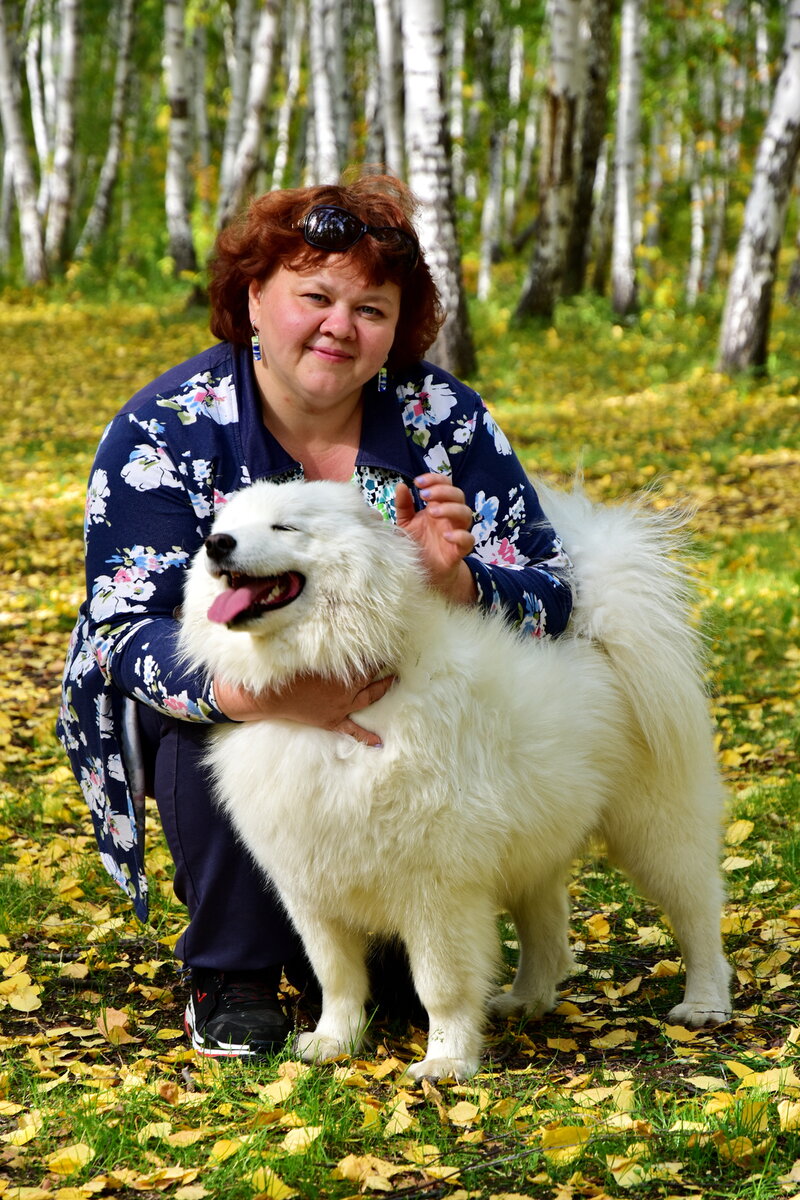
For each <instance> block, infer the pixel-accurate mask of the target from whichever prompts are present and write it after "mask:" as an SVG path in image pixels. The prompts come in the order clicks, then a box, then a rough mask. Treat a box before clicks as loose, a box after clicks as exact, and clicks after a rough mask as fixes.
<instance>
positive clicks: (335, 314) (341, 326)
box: [319, 304, 354, 338]
mask: <svg viewBox="0 0 800 1200" xmlns="http://www.w3.org/2000/svg"><path fill="white" fill-rule="evenodd" d="M319 328H320V333H327V334H330V336H331V337H335V338H350V337H352V336H353V329H354V324H353V316H352V313H351V312H350V310H349V308H347V307H346V306H345V305H343V304H334V305H332V307H331V308H330V309H329V310H328V312H327V313H326V314H325V320H324V321H323V322H322V324H321V325H320V327H319Z"/></svg>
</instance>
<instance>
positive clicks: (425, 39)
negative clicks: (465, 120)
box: [402, 0, 475, 375]
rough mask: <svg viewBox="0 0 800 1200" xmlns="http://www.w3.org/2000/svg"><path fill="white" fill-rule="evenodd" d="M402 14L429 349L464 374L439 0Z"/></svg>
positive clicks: (466, 356)
mask: <svg viewBox="0 0 800 1200" xmlns="http://www.w3.org/2000/svg"><path fill="white" fill-rule="evenodd" d="M402 16H403V61H404V68H405V106H406V158H407V162H408V182H409V184H410V186H411V189H412V191H413V192H414V193H415V194H416V196H417V198H418V199H419V201H420V203H421V212H420V217H419V234H420V241H421V243H422V246H423V249H424V251H425V257H426V259H427V261H428V263H429V265H430V268H431V271H432V273H433V277H434V279H435V280H436V283H437V285H438V287H439V291H440V293H441V297H442V303H443V305H444V308H445V312H446V314H447V317H446V320H445V323H444V325H443V326H442V329H441V330H440V333H439V336H438V338H437V339H436V342H435V344H434V346H433V347H432V349H431V351H430V356H431V358H432V359H433V360H435V361H436V362H437V363H439V364H440V365H441V366H442V367H444V368H445V370H448V371H452V372H453V373H454V374H456V375H462V374H463V375H469V374H471V372H472V371H474V369H475V348H474V345H473V341H472V331H471V329H470V324H469V315H468V312H467V304H466V297H465V294H464V285H463V280H462V278H461V254H460V250H459V245H458V238H457V235H456V222H455V204H454V197H453V182H452V176H451V173H450V139H449V132H448V127H447V110H446V107H445V95H444V92H445V88H444V79H445V68H446V64H445V51H444V3H443V0H403V8H402Z"/></svg>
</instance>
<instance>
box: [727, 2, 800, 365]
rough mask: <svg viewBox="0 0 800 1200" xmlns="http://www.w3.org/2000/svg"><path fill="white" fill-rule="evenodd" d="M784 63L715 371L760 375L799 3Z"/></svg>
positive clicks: (796, 75)
mask: <svg viewBox="0 0 800 1200" xmlns="http://www.w3.org/2000/svg"><path fill="white" fill-rule="evenodd" d="M786 20H787V25H786V41H785V44H784V52H785V61H784V65H783V69H782V70H781V73H780V76H779V78H778V82H777V84H776V87H775V93H774V96H773V98H772V106H771V108H770V113H769V117H768V118H767V124H766V127H765V129H764V133H763V135H762V137H761V143H760V145H759V149H758V155H757V157H756V164H755V170H754V174H753V183H752V187H751V190H750V195H749V196H748V199H747V204H746V206H745V211H744V226H743V228H742V233H741V236H740V238H739V245H738V248H737V251H736V259H735V262H734V266H733V272H732V274H731V279H730V283H729V285H728V294H727V298H726V302H725V311H724V314H723V318H722V330H721V334H720V342H719V364H718V365H719V369H720V370H722V371H727V372H728V373H729V374H735V373H737V372H739V371H745V370H747V369H749V368H755V369H757V370H763V369H764V368H765V367H766V362H767V346H768V341H769V326H770V318H771V314H772V295H773V290H774V286H775V275H776V271H777V265H778V252H779V250H780V243H781V236H782V234H783V229H784V224H785V220H786V211H787V207H788V204H789V196H790V193H791V188H792V182H793V180H794V175H795V169H796V166H797V161H798V155H800V0H789V2H788V4H787V16H786Z"/></svg>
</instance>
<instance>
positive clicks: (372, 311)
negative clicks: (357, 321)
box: [361, 304, 383, 317]
mask: <svg viewBox="0 0 800 1200" xmlns="http://www.w3.org/2000/svg"><path fill="white" fill-rule="evenodd" d="M361 312H362V313H364V315H365V316H367V317H382V316H383V313H382V312H381V310H380V309H379V308H373V306H372V305H371V304H362V305H361Z"/></svg>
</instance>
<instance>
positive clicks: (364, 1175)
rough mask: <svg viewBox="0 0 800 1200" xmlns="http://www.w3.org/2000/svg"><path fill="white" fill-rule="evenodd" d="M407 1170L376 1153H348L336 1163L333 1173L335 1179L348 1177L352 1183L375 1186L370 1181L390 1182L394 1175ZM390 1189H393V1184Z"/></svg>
mask: <svg viewBox="0 0 800 1200" xmlns="http://www.w3.org/2000/svg"><path fill="white" fill-rule="evenodd" d="M405 1170H406V1167H405V1166H403V1165H400V1166H395V1165H394V1163H390V1162H387V1161H386V1160H385V1159H383V1158H376V1157H375V1155H374V1154H360V1155H359V1154H348V1155H346V1156H345V1157H344V1158H343V1159H341V1160H340V1161H339V1162H338V1163H337V1164H336V1166H335V1167H334V1169H333V1175H334V1178H335V1179H347V1180H349V1181H350V1183H363V1184H367V1186H374V1184H373V1185H370V1184H369V1183H368V1181H369V1180H372V1179H383V1180H384V1181H385V1182H386V1183H388V1182H389V1180H390V1179H391V1178H392V1176H393V1175H397V1174H399V1172H401V1171H405ZM379 1190H387V1189H379ZM388 1190H391V1185H389V1189H388Z"/></svg>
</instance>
